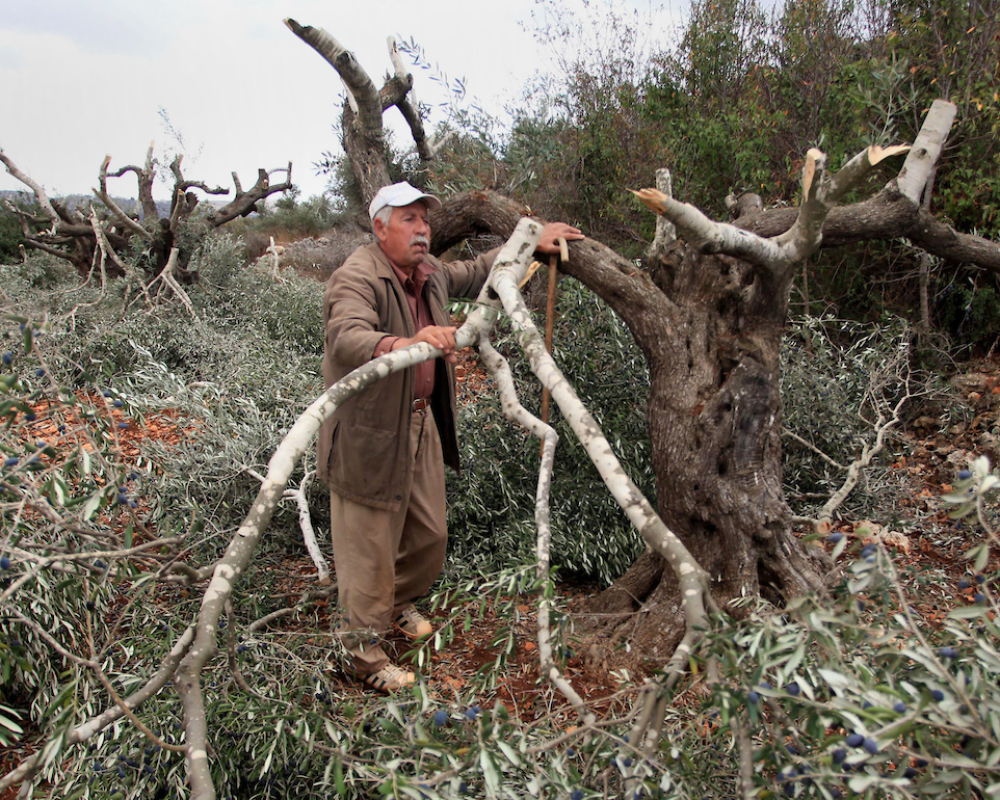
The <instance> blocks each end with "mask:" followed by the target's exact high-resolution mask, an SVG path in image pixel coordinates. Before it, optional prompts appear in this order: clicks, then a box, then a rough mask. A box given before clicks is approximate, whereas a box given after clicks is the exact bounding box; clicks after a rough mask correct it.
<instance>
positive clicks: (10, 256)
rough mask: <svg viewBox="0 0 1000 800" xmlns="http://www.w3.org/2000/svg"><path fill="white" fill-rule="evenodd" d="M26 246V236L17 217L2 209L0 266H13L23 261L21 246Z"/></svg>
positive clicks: (0, 213)
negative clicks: (16, 262)
mask: <svg viewBox="0 0 1000 800" xmlns="http://www.w3.org/2000/svg"><path fill="white" fill-rule="evenodd" d="M23 245H24V234H23V232H22V231H21V223H20V222H18V220H17V217H16V216H15V215H14V214H12V213H11V212H10V211H8V210H7V209H5V208H0V264H13V263H14V262H15V261H20V260H21V250H20V247H19V246H23Z"/></svg>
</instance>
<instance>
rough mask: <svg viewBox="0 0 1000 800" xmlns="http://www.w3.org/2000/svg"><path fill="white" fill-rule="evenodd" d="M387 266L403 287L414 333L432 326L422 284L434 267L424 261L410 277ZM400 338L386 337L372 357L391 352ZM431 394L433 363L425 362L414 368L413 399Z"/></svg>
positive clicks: (393, 267) (397, 269)
mask: <svg viewBox="0 0 1000 800" xmlns="http://www.w3.org/2000/svg"><path fill="white" fill-rule="evenodd" d="M389 264H390V265H391V266H392V269H393V272H395V273H396V277H397V278H399V282H400V283H401V284H402V285H403V291H404V292H405V293H406V302H407V303H408V304H409V306H410V314H411V315H412V317H413V322H414V324H415V325H416V331H419V330H421V329H422V328H426V327H427V326H428V325H433V324H434V318H433V317H432V316H431V310H430V308H429V307H428V305H427V300H425V299H424V283H426V282H427V276H429V275H430V274H431V273H432V272H434V271H435V269H434V267H432V266H431V265H430V264H428V263H427V262H426V261H424V262H422V263H421V264H419V265H418V266H417V267H416V269H414V270H413V274H412V275H407V274H406V273H405V272H403V271H402V270H401V269H400V268H399V267H397V266H396V265H395V264H393V263H392V262H391V261H390V262H389ZM400 338H401V337H399V336H386V337H385V338H384V339H382V340H381V341H380V342H379V343H378V345H377V346H376V347H375V353H374V357H375V358H378V357H379V356H381V355H385V354H386V353H388V352H389V351H390V350H392V346H393V344H394V343H395V342H396V341H397V340H398V339H400ZM433 393H434V361H425V362H423V363H422V364H417V366H416V367H414V376H413V399H414V400H419V399H421V398H429V397H430V396H431V395H432V394H433Z"/></svg>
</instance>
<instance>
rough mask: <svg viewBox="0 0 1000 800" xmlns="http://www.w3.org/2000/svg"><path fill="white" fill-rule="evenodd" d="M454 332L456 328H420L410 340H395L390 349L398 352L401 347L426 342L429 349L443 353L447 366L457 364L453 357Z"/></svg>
mask: <svg viewBox="0 0 1000 800" xmlns="http://www.w3.org/2000/svg"><path fill="white" fill-rule="evenodd" d="M456 330H457V328H454V327H450V326H449V327H444V326H439V325H428V326H427V327H426V328H421V329H420V330H419V331H418V332H417V335H416V336H414V337H413V338H412V339H404V338H401V339H397V340H396V341H395V342H393V343H392V349H393V350H399V349H400V348H401V347H409V346H410V345H411V344H417V343H418V342H427V344H429V345H430V346H431V347H436V348H437V349H438V350H440V351H441V352H443V353H444V360H445V361H447V362H448V363H449V364H455V363H457V362H458V356H456V355H455V331H456Z"/></svg>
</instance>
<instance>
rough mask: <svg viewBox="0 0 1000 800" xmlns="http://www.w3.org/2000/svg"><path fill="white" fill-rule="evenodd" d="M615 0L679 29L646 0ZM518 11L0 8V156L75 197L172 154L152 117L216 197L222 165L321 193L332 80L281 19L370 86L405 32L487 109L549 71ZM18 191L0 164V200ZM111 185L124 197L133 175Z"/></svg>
mask: <svg viewBox="0 0 1000 800" xmlns="http://www.w3.org/2000/svg"><path fill="white" fill-rule="evenodd" d="M580 2H583V0H564V2H563V3H562V7H564V8H567V9H569V8H571V7H574V3H575V4H577V7H578V5H579V3H580ZM606 2H610V0H598V1H597V2H594V3H591V6H592V7H601V5H602V4H604V3H606ZM674 2H677V3H680V0H674ZM620 4H625V5H629V6H633V7H638V8H639V9H641V11H642V13H643V14H645V15H647V17H648V16H649V15H650V14H655V15H658V19H659V20H660V21H661V23H662V25H663V26H664V27H668V26H669V27H673V28H676V26H677V25H678V24H679V20H677V19H675V17H676V16H677V15H672V14H670V13H668V12H665V11H664V10H663V8H662V7H660V5H659V4H657V8H656V9H655V10H654V9H652V8H651V5H650V2H649V0H645V2H643V0H620ZM684 5H686V2H685V3H684ZM480 8H481V9H482V10H477V9H480ZM533 11H534V12H536V13H539V12H540V9H539V8H538V7H537V6H536V2H535V0H503V1H502V2H490V3H488V4H487V3H480V2H478V0H426V2H424V3H417V2H412V0H411V2H402V1H401V0H376V1H375V2H360V1H359V0H353V1H352V2H333V0H284V1H283V2H277V1H276V0H159V2H153V0H33V1H31V0H0V148H2V149H3V151H4V153H5V154H6V155H7V156H8V157H9V158H10V159H11V160H13V161H14V163H16V164H17V165H18V166H19V167H20V168H21V169H22V170H23V171H24V172H26V173H27V174H28V175H30V176H31V177H32V178H33V179H34V180H36V181H38V182H39V183H41V184H42V185H43V186H44V187H45V189H46V191H48V192H50V193H51V194H53V195H62V194H71V193H87V192H89V191H90V188H91V187H92V186H94V185H96V182H97V173H98V170H99V168H100V164H101V161H102V160H103V158H104V156H105V155H106V154H110V155H111V157H112V161H111V171H114V170H115V169H116V167H122V166H124V165H126V164H141V163H142V162H143V160H144V159H145V154H146V149H147V148H148V146H149V143H150V141H151V140H155V142H156V152H157V153H158V154H162V153H163V152H164V151H166V150H167V149H169V150H170V151H174V152H175V151H177V149H178V144H177V141H176V140H175V138H174V137H172V136H171V135H170V133H169V132H168V131H167V130H166V126H165V125H164V121H163V117H162V114H161V109H162V110H163V111H164V112H165V113H166V115H167V116H168V118H169V121H170V124H171V125H172V127H173V129H174V130H176V131H177V132H178V133H180V135H181V136H182V137H183V141H184V152H185V157H184V174H185V177H187V178H189V179H196V180H202V181H204V182H205V183H208V184H210V185H217V184H218V185H222V186H225V187H229V188H231V186H232V182H231V178H230V173H231V172H232V171H233V170H235V171H237V172H238V173H239V175H240V179H241V181H242V182H243V184H244V185H245V186H246V185H251V184H253V182H254V181H255V180H256V175H257V169H258V168H260V167H264V168H267V169H274V168H275V167H284V166H285V165H286V164H287V163H288V161H289V160H291V161H292V162H293V172H292V177H293V181H294V182H295V183H296V184H297V185H298V186H299V187H300V188H301V189H302V195H303V197H308V196H310V195H313V194H317V193H319V192H321V191H322V190H323V188H324V179H323V178H320V177H317V176H316V175H315V169H314V168H313V163H314V162H315V161H316V160H317V159H318V158H319V157H320V154H321V153H322V152H323V151H325V150H336V149H338V148H339V145H338V143H337V141H336V138H335V136H334V134H333V133H332V131H331V123H333V121H334V120H335V119H336V118H337V116H338V115H339V106H338V102H337V98H338V95H339V93H340V91H341V83H340V79H339V77H338V76H337V74H336V73H335V72H334V70H333V69H332V68H331V67H330V66H329V65H327V64H326V62H325V61H323V59H322V58H321V57H320V56H319V55H318V54H317V53H315V52H314V51H313V50H312V49H311V48H310V47H308V46H307V45H306V44H305V43H303V42H301V41H300V40H299V39H298V38H297V37H296V36H295V35H294V34H292V33H291V31H289V30H288V29H287V28H286V27H285V26H284V25H283V24H282V20H283V19H285V18H286V17H291V18H293V19H295V20H297V21H298V22H299V23H300V24H302V25H311V26H313V27H321V28H325V29H326V30H327V31H329V32H330V33H331V34H332V35H333V36H335V37H336V38H337V39H338V40H339V41H340V42H341V43H342V44H343V45H344V46H345V47H347V48H348V49H349V50H352V51H353V52H354V53H355V55H356V56H357V57H358V60H359V61H360V63H361V65H362V66H363V67H364V68H365V69H366V70H367V71H368V72H369V74H370V75H371V76H372V77H373V79H375V81H376V83H377V84H378V85H381V79H382V76H383V75H384V74H385V73H386V72H387V71H389V70H391V64H390V62H389V59H388V55H387V50H386V37H387V36H389V35H398V36H399V37H401V38H403V39H408V38H411V37H412V38H413V39H415V40H416V41H417V42H418V43H419V44H420V45H421V46H422V47H423V48H424V50H425V51H426V53H427V55H428V57H429V58H430V60H431V61H433V62H436V63H437V64H438V65H440V68H441V70H442V71H444V72H446V73H447V74H448V76H449V77H450V78H453V79H454V78H460V77H465V78H466V79H467V85H468V88H469V93H470V94H472V95H475V96H476V97H477V98H479V99H480V100H481V101H482V102H483V104H484V105H487V106H491V107H492V108H495V109H497V113H498V114H499V113H500V109H501V108H502V106H503V102H504V101H505V100H510V99H513V98H515V97H518V96H520V93H521V90H522V88H523V86H524V85H525V83H526V82H527V81H528V80H529V79H530V78H531V77H532V75H533V74H537V73H538V72H539V71H545V70H547V69H548V68H549V64H548V61H547V58H546V51H545V49H544V48H542V47H541V46H539V45H538V43H537V42H536V41H535V40H534V39H533V37H532V33H531V31H532V30H534V26H533V24H532V12H533ZM577 14H578V15H579V19H580V20H581V24H586V22H585V18H584V16H583V14H582V13H581V12H579V11H577ZM664 15H665V16H664ZM525 28H527V30H526V29H525ZM413 72H414V76H415V79H416V86H415V90H416V92H417V95H418V99H419V100H421V101H422V102H429V103H438V102H441V101H442V100H443V99H444V98H443V95H442V91H441V89H440V88H439V87H438V86H437V85H436V84H435V83H434V82H432V81H430V80H429V77H428V73H427V72H423V71H420V70H418V69H414V70H413ZM390 113H391V114H393V115H395V114H396V113H397V112H395V111H392V112H390ZM278 179H279V180H280V179H281V178H280V176H279V178H278ZM23 188H25V187H24V186H23V184H21V183H20V182H18V181H17V180H15V179H14V178H13V177H12V176H10V175H8V174H7V173H6V171H5V170H2V169H0V189H23ZM111 190H112V194H115V195H119V196H134V195H135V180H134V177H133V176H131V175H128V176H125V177H123V178H120V179H116V180H113V181H112V182H111ZM156 194H157V196H158V197H164V196H165V195H167V194H168V188H167V186H166V184H159V185H158V187H157V189H156Z"/></svg>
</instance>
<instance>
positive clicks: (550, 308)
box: [542, 236, 569, 450]
mask: <svg viewBox="0 0 1000 800" xmlns="http://www.w3.org/2000/svg"><path fill="white" fill-rule="evenodd" d="M556 241H558V242H559V254H558V255H556V254H555V253H553V254H552V255H550V256H549V296H548V302H546V304H545V349H546V350H548V351H549V352H550V353H551V352H552V322H553V319H554V318H555V315H556V281H557V280H559V261H560V260H562V261H569V246H568V245H567V244H566V240H565V239H563V238H562V237H561V236H560V237H559V238H558V239H557V240H556ZM548 421H549V389H548V387H547V386H543V387H542V422H545V423H548ZM544 449H545V443H544V442H543V443H542V450H544Z"/></svg>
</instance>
